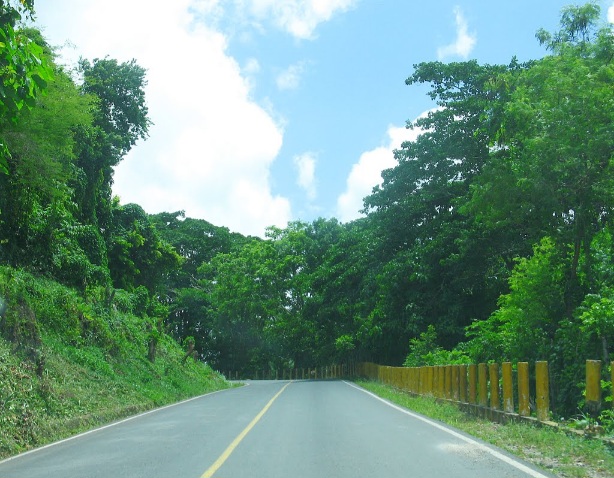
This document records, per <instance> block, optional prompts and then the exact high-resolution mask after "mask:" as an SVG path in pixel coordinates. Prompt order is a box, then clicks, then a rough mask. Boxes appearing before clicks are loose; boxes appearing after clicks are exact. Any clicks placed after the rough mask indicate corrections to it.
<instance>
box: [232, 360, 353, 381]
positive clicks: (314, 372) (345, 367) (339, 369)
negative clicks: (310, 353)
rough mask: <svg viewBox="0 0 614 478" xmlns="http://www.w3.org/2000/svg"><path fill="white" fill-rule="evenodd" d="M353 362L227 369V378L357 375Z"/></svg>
mask: <svg viewBox="0 0 614 478" xmlns="http://www.w3.org/2000/svg"><path fill="white" fill-rule="evenodd" d="M356 367H357V366H356V365H355V364H335V365H329V366H326V367H311V368H294V369H282V370H261V371H256V372H251V373H240V372H235V371H228V372H225V373H224V376H225V377H226V378H227V379H228V380H328V379H340V378H349V377H356V376H357V373H358V371H357V368H356Z"/></svg>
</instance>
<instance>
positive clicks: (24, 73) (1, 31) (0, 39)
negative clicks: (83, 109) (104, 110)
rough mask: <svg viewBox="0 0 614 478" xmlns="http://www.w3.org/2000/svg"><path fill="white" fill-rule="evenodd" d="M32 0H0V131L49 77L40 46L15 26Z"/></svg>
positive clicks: (4, 157)
mask: <svg viewBox="0 0 614 478" xmlns="http://www.w3.org/2000/svg"><path fill="white" fill-rule="evenodd" d="M33 11H34V1H33V0H23V1H20V2H17V3H16V6H13V4H12V2H10V1H2V2H0V134H1V131H2V130H3V129H4V128H5V127H6V126H7V125H10V124H14V123H15V122H16V121H17V119H18V117H19V114H20V112H21V111H22V110H23V109H26V110H28V109H31V108H33V107H34V105H35V104H36V98H37V97H39V96H40V95H41V94H42V93H44V91H45V90H46V88H47V84H48V82H49V81H50V80H51V79H52V68H51V66H50V65H49V63H48V60H47V58H46V55H45V54H44V51H43V47H42V46H41V45H40V44H37V43H36V42H35V41H33V40H32V39H31V38H30V37H29V36H28V33H27V31H20V30H18V29H16V27H17V25H18V24H19V22H20V21H21V20H22V18H23V17H24V16H25V17H31V16H32V14H33ZM5 141H6V140H4V139H3V138H2V136H0V173H5V174H6V173H8V172H9V166H8V159H9V158H10V157H11V152H10V150H9V147H8V145H7V144H6V142H5Z"/></svg>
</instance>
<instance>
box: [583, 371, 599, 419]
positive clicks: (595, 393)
mask: <svg viewBox="0 0 614 478" xmlns="http://www.w3.org/2000/svg"><path fill="white" fill-rule="evenodd" d="M586 408H587V409H588V411H589V412H590V413H594V414H597V413H599V410H600V409H601V360H587V361H586Z"/></svg>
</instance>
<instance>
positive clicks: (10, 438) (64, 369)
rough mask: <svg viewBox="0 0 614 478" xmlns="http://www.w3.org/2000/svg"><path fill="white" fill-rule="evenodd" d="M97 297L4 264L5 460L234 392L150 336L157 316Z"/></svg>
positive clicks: (166, 341) (124, 300)
mask: <svg viewBox="0 0 614 478" xmlns="http://www.w3.org/2000/svg"><path fill="white" fill-rule="evenodd" d="M97 292H98V293H99V294H102V295H103V296H101V297H96V295H95V294H93V295H91V296H89V297H87V299H83V298H82V297H81V296H80V295H79V294H77V293H75V292H74V291H73V290H71V289H69V288H66V287H64V286H61V285H59V284H57V283H56V282H53V281H49V280H44V279H40V278H36V277H35V276H33V275H31V274H28V273H26V272H23V271H20V270H15V269H11V268H8V267H1V268H0V332H1V333H2V338H0V383H1V384H2V386H1V387H0V458H3V457H7V456H9V455H13V454H15V453H18V452H21V451H24V450H26V449H28V448H32V447H36V446H40V445H43V444H45V443H49V442H51V441H53V440H57V439H60V438H63V437H66V436H69V435H71V434H74V433H77V432H79V431H83V430H86V429H90V428H92V427H95V426H97V425H101V424H103V423H108V422H110V421H113V420H116V419H119V418H122V417H126V416H129V415H133V414H135V413H138V412H141V411H144V410H148V409H151V408H154V407H158V406H161V405H165V404H168V403H172V402H175V401H178V400H181V399H184V398H187V397H191V396H196V395H199V394H203V393H207V392H210V391H213V390H217V389H222V388H226V387H228V386H229V385H228V383H227V382H226V381H225V380H224V379H223V378H222V377H220V376H219V375H218V374H217V373H215V372H213V371H212V370H211V369H210V368H209V367H208V366H206V365H204V364H203V363H200V362H197V361H195V360H193V359H192V358H191V357H187V358H186V352H185V351H184V350H183V349H182V348H181V347H180V346H179V345H178V344H177V343H176V342H175V341H173V340H172V339H171V338H170V337H169V336H168V335H167V334H166V333H164V331H163V330H162V331H158V330H155V331H154V332H152V327H151V325H148V324H151V323H152V320H151V319H150V318H149V317H147V316H146V315H141V316H138V315H135V314H134V308H135V304H134V302H135V299H136V297H135V295H131V294H127V293H121V294H120V293H119V291H118V295H117V296H113V297H109V296H107V297H104V292H105V291H104V290H98V291H97ZM152 344H155V359H154V360H153V361H152V360H150V358H152V359H153V357H151V356H150V353H151V348H150V346H152Z"/></svg>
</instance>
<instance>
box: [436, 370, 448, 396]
mask: <svg viewBox="0 0 614 478" xmlns="http://www.w3.org/2000/svg"><path fill="white" fill-rule="evenodd" d="M437 389H438V391H439V398H445V397H446V367H445V366H443V365H440V366H439V383H438V384H437Z"/></svg>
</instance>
